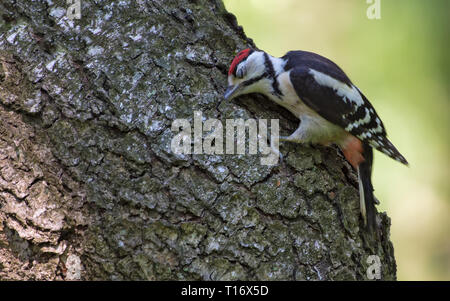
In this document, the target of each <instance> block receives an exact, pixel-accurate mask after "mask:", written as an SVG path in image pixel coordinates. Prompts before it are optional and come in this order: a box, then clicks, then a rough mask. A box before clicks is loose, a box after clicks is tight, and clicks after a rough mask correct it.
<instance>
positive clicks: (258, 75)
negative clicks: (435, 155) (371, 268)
mask: <svg viewBox="0 0 450 301" xmlns="http://www.w3.org/2000/svg"><path fill="white" fill-rule="evenodd" d="M228 84H229V86H228V88H227V90H226V92H225V99H228V100H229V99H233V98H235V97H237V96H239V95H243V94H249V93H261V94H264V95H266V96H267V97H268V98H269V99H271V100H272V101H274V102H276V103H277V104H279V105H281V106H283V107H285V108H286V109H288V110H289V111H290V112H291V113H293V114H294V115H295V116H296V117H297V118H299V119H300V125H299V127H298V128H297V130H296V131H295V132H294V133H292V134H291V135H290V136H288V137H280V141H291V142H296V143H319V144H323V145H330V144H331V143H335V144H337V145H338V146H339V147H340V148H341V150H342V152H343V154H344V156H345V158H346V159H347V160H348V161H349V162H350V164H351V165H352V166H353V167H354V168H355V169H356V171H357V173H358V182H359V195H360V209H361V215H362V217H363V221H364V225H365V226H366V227H367V228H368V229H369V231H370V232H372V231H373V230H374V229H376V228H377V225H376V220H375V197H374V195H373V186H372V181H371V175H372V162H373V151H372V148H375V149H377V150H379V151H381V152H383V153H385V154H386V155H388V156H389V157H391V158H393V159H395V160H397V161H399V162H401V163H403V164H406V165H408V162H407V161H406V159H405V158H404V157H403V156H402V155H401V154H400V153H399V151H398V150H397V149H396V148H395V147H394V145H393V144H392V143H391V142H390V141H389V140H388V139H387V137H386V130H385V129H384V126H383V123H382V122H381V119H380V118H379V117H378V115H377V113H376V112H375V109H374V108H373V106H372V105H371V104H370V102H369V101H368V100H367V98H366V97H365V96H364V95H363V94H362V93H361V91H360V90H359V89H358V88H357V87H356V86H355V85H353V84H352V82H351V81H350V79H349V78H348V77H347V75H346V74H345V73H344V71H342V69H341V68H339V67H338V66H337V65H336V64H335V63H333V62H332V61H331V60H329V59H327V58H325V57H323V56H320V55H318V54H315V53H312V52H307V51H290V52H288V53H287V54H286V55H284V56H283V57H281V58H276V57H273V56H271V55H269V54H267V53H265V52H263V51H255V50H252V49H245V50H242V51H241V52H239V54H238V55H237V56H236V57H235V58H234V59H233V61H232V63H231V66H230V69H229V72H228Z"/></svg>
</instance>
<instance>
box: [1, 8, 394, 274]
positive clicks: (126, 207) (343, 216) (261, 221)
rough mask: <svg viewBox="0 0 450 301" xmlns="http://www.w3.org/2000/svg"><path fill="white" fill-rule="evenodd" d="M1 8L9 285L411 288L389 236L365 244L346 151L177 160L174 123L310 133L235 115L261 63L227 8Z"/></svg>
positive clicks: (288, 150)
mask: <svg viewBox="0 0 450 301" xmlns="http://www.w3.org/2000/svg"><path fill="white" fill-rule="evenodd" d="M81 3H82V11H81V12H82V18H81V19H80V20H73V21H70V20H68V18H67V17H66V15H65V13H66V7H67V4H66V1H65V0H64V1H61V0H52V1H50V0H47V1H14V0H3V1H2V2H1V3H0V62H1V64H0V120H1V123H0V279H2V280H4V279H45V280H49V279H150V280H154V279H157V280H168V279H203V280H208V279H213V280H236V279H239V280H250V279H253V280H258V279H261V280H285V279H297V280H300V279H366V270H367V267H368V264H367V257H368V256H369V255H378V256H379V257H380V259H381V269H382V279H395V277H396V266H395V260H394V256H393V247H392V244H391V242H390V241H389V218H388V217H387V216H386V215H385V214H379V215H378V216H379V218H380V220H381V229H382V234H381V236H380V238H378V239H372V238H370V237H368V236H367V235H366V234H365V232H364V230H362V228H361V219H360V215H359V201H358V190H357V183H356V177H355V174H354V172H353V171H352V170H351V168H350V166H349V164H348V163H346V162H345V160H344V159H343V158H342V156H341V154H340V153H339V151H338V150H337V149H336V148H325V147H308V146H301V145H292V144H282V146H281V150H282V153H283V154H284V159H283V161H282V162H281V163H280V164H279V165H277V166H274V167H267V166H264V165H261V164H260V161H259V157H258V156H250V155H249V156H238V155H227V156H210V155H186V156H179V155H174V154H173V153H172V152H171V151H170V140H171V138H172V137H173V136H174V133H173V132H172V131H171V123H172V121H173V120H174V119H175V118H188V119H190V120H192V118H193V111H194V110H201V111H203V116H205V117H206V118H219V119H220V120H222V121H223V122H224V121H225V119H227V118H244V119H246V118H280V124H281V128H282V134H286V133H288V132H291V131H292V130H294V129H295V128H296V126H297V123H298V121H297V120H296V119H295V118H293V117H292V116H291V115H290V114H289V113H288V112H286V111H284V110H283V109H281V108H279V107H277V106H275V105H273V104H271V103H270V102H269V101H268V100H266V99H265V98H263V97H261V96H252V97H247V98H245V97H244V98H240V99H238V100H236V101H233V102H226V101H224V100H223V97H222V94H223V92H224V88H225V86H226V71H227V66H228V64H229V63H230V61H231V59H232V57H233V56H234V54H235V53H236V51H237V50H240V49H243V48H244V47H248V46H254V45H253V42H252V41H251V40H249V39H247V38H246V37H245V35H244V33H243V31H242V29H241V28H240V27H238V26H237V24H236V19H235V17H234V16H232V15H231V14H229V13H227V12H226V11H225V9H224V6H223V4H222V3H221V2H220V1H218V0H217V1H206V0H197V1H194V0H191V1H189V0H171V1H169V0H164V1H163V0H155V1H142V0H141V1H139V0H124V1H87V0H82V1H81Z"/></svg>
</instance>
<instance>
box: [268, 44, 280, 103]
mask: <svg viewBox="0 0 450 301" xmlns="http://www.w3.org/2000/svg"><path fill="white" fill-rule="evenodd" d="M264 65H265V66H266V70H267V76H268V77H269V78H270V79H271V80H272V89H273V91H274V92H275V95H278V96H283V93H282V92H281V90H280V85H279V84H278V81H277V79H276V78H275V69H274V68H273V64H272V61H271V60H270V58H269V55H268V54H267V53H265V52H264Z"/></svg>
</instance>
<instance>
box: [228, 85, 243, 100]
mask: <svg viewBox="0 0 450 301" xmlns="http://www.w3.org/2000/svg"><path fill="white" fill-rule="evenodd" d="M240 91H241V85H239V84H237V85H232V86H228V88H227V90H226V91H225V95H224V97H225V100H231V99H233V98H234V97H236V96H237V95H238V93H239V92H240Z"/></svg>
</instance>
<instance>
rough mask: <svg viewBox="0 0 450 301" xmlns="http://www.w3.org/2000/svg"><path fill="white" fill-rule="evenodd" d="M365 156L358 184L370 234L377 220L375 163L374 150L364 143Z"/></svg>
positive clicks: (358, 169)
mask: <svg viewBox="0 0 450 301" xmlns="http://www.w3.org/2000/svg"><path fill="white" fill-rule="evenodd" d="M363 156H364V159H365V161H364V162H362V163H361V164H359V166H358V168H357V171H358V183H359V200H360V208H361V215H362V216H363V219H364V226H366V227H367V228H368V230H369V232H373V231H374V230H375V229H376V220H375V211H376V209H375V197H374V195H373V186H372V180H371V178H372V163H373V150H372V147H370V146H369V145H368V144H366V143H363Z"/></svg>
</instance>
